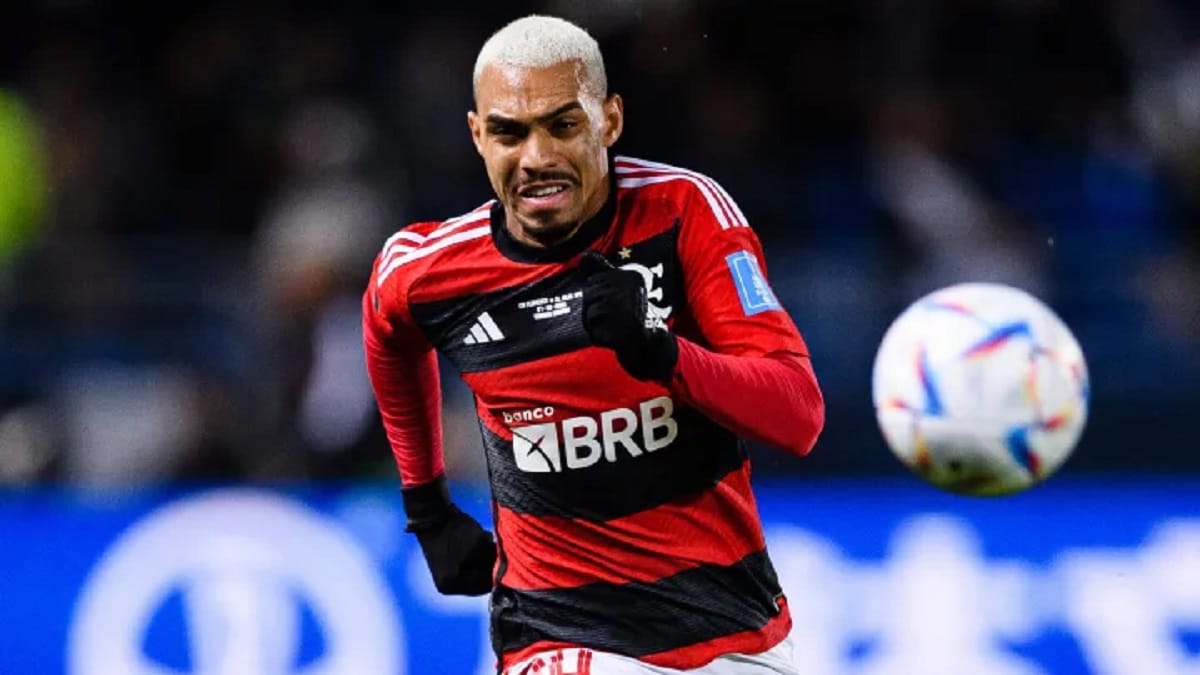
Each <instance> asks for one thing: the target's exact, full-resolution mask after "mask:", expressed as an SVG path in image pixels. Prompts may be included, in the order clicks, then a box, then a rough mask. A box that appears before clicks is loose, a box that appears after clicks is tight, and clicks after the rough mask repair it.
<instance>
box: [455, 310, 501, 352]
mask: <svg viewBox="0 0 1200 675" xmlns="http://www.w3.org/2000/svg"><path fill="white" fill-rule="evenodd" d="M503 339H504V333H502V332H501V331H500V327H499V326H497V325H496V322H495V321H494V320H492V315H491V314H488V313H487V312H484V313H483V314H480V315H479V317H478V318H477V319H475V323H473V324H471V334H470V335H468V336H467V337H465V338H463V344H467V345H482V344H487V343H488V342H499V341H501V340H503Z"/></svg>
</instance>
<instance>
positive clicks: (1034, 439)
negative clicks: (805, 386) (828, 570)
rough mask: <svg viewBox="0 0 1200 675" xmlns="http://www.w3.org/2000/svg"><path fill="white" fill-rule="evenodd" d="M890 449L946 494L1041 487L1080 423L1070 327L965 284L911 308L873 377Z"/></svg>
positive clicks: (1084, 397)
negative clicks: (1037, 485) (1041, 483)
mask: <svg viewBox="0 0 1200 675" xmlns="http://www.w3.org/2000/svg"><path fill="white" fill-rule="evenodd" d="M872 398H873V399H874V403H875V416H876V419H877V420H878V422H879V427H880V430H881V431H882V432H883V437H884V440H885V441H886V442H887V445H888V447H889V448H890V449H891V451H892V452H893V453H894V454H895V455H896V456H897V457H898V458H899V459H900V461H902V462H903V463H904V464H905V465H907V466H908V467H909V468H910V469H912V470H913V472H915V473H916V474H917V475H918V476H920V477H921V478H923V479H924V480H925V481H927V482H929V483H930V484H932V485H935V486H937V487H939V488H941V489H943V490H946V491H948V492H953V493H957V494H963V495H972V496H999V495H1008V494H1013V493H1016V492H1021V491H1023V490H1026V489H1028V488H1030V487H1032V486H1034V485H1036V484H1038V483H1040V482H1041V481H1044V480H1045V479H1047V478H1049V477H1050V476H1051V475H1052V474H1053V473H1054V472H1055V471H1057V470H1058V468H1059V467H1060V466H1062V464H1063V462H1065V461H1066V460H1067V458H1068V457H1069V456H1070V454H1071V452H1072V451H1073V450H1074V449H1075V446H1076V444H1077V443H1078V442H1079V437H1080V435H1081V434H1082V433H1083V428H1084V425H1085V423H1086V421H1087V413H1088V372H1087V364H1086V363H1085V361H1084V357H1083V351H1082V350H1081V349H1080V348H1079V343H1078V342H1077V341H1076V340H1075V336H1074V335H1072V334H1071V331H1070V329H1068V328H1067V326H1066V325H1065V324H1064V323H1063V322H1062V320H1061V319H1059V317H1058V316H1057V315H1055V314H1054V312H1053V311H1052V310H1051V309H1050V308H1049V307H1047V306H1046V305H1045V304H1043V303H1042V302H1041V301H1040V300H1038V299H1037V298H1035V297H1033V296H1032V295H1030V294H1029V293H1027V292H1025V291H1022V290H1019V289H1016V288H1013V287H1011V286H1005V285H1002V284H994V283H964V284H957V285H954V286H949V287H946V288H943V289H940V290H937V291H934V292H932V293H930V294H928V295H926V296H924V297H922V298H920V299H919V300H917V301H916V302H914V303H913V304H912V305H910V306H909V307H908V308H907V309H905V310H904V312H903V313H901V314H900V316H899V317H898V318H897V319H896V320H895V321H894V322H893V323H892V325H891V326H890V327H889V328H888V330H887V333H886V334H885V335H884V337H883V342H882V343H881V344H880V346H879V351H878V353H877V354H876V356H875V365H874V372H873V376H872Z"/></svg>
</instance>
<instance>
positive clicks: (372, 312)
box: [362, 246, 445, 487]
mask: <svg viewBox="0 0 1200 675" xmlns="http://www.w3.org/2000/svg"><path fill="white" fill-rule="evenodd" d="M387 261H388V248H387V247H386V246H385V247H384V250H383V251H382V252H380V254H379V255H378V256H377V257H376V260H375V266H374V268H373V271H372V274H371V278H370V281H369V282H368V284H367V288H366V290H365V291H364V292H363V298H362V306H363V308H362V314H363V351H364V353H365V358H366V361H367V373H368V375H369V376H370V379H371V388H372V389H373V390H374V392H375V400H376V403H377V405H378V407H379V412H380V416H381V418H382V421H383V425H384V428H385V430H386V432H387V438H388V443H389V444H390V446H391V449H392V454H393V456H394V457H395V460H396V466H397V468H398V470H399V473H400V482H401V485H402V486H404V487H412V486H415V485H422V484H425V483H428V482H430V481H432V480H433V479H435V478H437V477H438V476H440V475H441V474H443V473H444V472H445V456H444V454H443V450H442V419H441V384H440V381H439V375H438V361H437V353H436V352H435V351H434V350H433V347H432V345H430V344H429V343H428V341H427V340H426V339H425V337H424V335H423V334H422V333H421V331H420V330H419V329H418V328H417V326H416V325H415V324H414V323H413V321H412V317H411V315H410V314H409V312H408V307H407V300H406V295H407V289H408V283H409V281H408V280H407V279H406V278H404V277H402V276H401V275H399V274H392V275H390V276H384V277H383V281H382V282H381V281H380V279H381V271H384V270H387Z"/></svg>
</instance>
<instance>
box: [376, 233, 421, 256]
mask: <svg viewBox="0 0 1200 675" xmlns="http://www.w3.org/2000/svg"><path fill="white" fill-rule="evenodd" d="M400 239H406V240H408V241H411V242H413V243H414V244H419V243H421V242H423V241H425V237H424V236H423V235H420V234H417V233H416V232H409V231H407V230H402V231H400V232H397V233H396V234H393V235H392V236H390V237H388V238H387V241H385V242H383V250H385V251H386V250H387V249H388V247H389V246H391V245H392V244H394V243H396V241H398V240H400Z"/></svg>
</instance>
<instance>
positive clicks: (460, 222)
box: [378, 210, 491, 270]
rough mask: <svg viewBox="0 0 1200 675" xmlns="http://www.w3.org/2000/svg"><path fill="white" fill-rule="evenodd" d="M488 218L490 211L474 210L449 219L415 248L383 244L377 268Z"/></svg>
mask: <svg viewBox="0 0 1200 675" xmlns="http://www.w3.org/2000/svg"><path fill="white" fill-rule="evenodd" d="M490 217H491V213H490V211H488V212H482V213H481V212H480V211H479V210H476V211H473V212H471V213H468V214H466V215H464V216H458V217H457V218H451V219H450V220H447V221H446V222H445V223H444V224H443V225H442V226H441V227H439V228H438V229H436V230H434V231H433V232H430V233H429V235H428V236H427V237H425V238H424V239H423V240H422V241H421V242H419V243H418V244H417V245H416V246H408V245H404V244H400V243H394V244H391V245H387V244H385V245H384V251H383V256H381V257H380V259H379V266H378V268H379V269H381V270H383V269H386V268H387V266H388V265H389V264H391V262H392V260H393V259H395V258H396V257H397V256H398V255H407V254H409V253H411V252H413V251H414V250H420V249H421V248H422V247H424V246H425V245H427V244H428V243H429V242H431V241H434V240H435V239H440V238H442V237H445V236H447V235H449V234H450V233H451V232H454V231H455V230H458V229H461V228H463V227H466V226H468V225H474V224H475V223H479V222H482V221H483V220H486V219H487V218H490Z"/></svg>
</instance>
